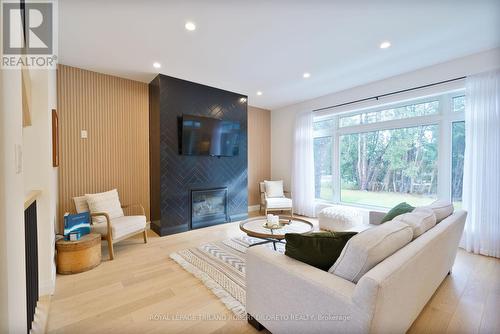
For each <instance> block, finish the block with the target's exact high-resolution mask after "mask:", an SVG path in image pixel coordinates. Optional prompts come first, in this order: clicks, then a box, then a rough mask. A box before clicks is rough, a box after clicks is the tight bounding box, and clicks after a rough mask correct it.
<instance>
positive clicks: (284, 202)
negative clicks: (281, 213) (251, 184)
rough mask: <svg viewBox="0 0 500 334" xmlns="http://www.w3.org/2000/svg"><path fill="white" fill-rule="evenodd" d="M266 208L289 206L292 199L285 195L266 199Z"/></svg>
mask: <svg viewBox="0 0 500 334" xmlns="http://www.w3.org/2000/svg"><path fill="white" fill-rule="evenodd" d="M266 207H267V208H268V209H279V208H291V207H292V200H291V199H290V198H287V197H274V198H267V199H266Z"/></svg>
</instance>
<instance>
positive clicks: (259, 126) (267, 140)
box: [248, 106, 271, 205]
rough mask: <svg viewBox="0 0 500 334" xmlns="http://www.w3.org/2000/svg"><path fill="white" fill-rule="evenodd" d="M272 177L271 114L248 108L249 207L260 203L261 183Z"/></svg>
mask: <svg viewBox="0 0 500 334" xmlns="http://www.w3.org/2000/svg"><path fill="white" fill-rule="evenodd" d="M270 177H271V112H270V111H269V110H266V109H260V108H256V107H252V106H248V205H257V204H259V203H260V192H259V182H262V181H264V180H269V179H270Z"/></svg>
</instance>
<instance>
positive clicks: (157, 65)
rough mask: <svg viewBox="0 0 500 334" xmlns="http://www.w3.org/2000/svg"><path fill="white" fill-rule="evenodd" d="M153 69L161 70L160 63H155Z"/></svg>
mask: <svg viewBox="0 0 500 334" xmlns="http://www.w3.org/2000/svg"><path fill="white" fill-rule="evenodd" d="M153 67H154V68H160V67H161V64H160V63H156V62H155V63H153Z"/></svg>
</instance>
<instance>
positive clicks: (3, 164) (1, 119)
mask: <svg viewBox="0 0 500 334" xmlns="http://www.w3.org/2000/svg"><path fill="white" fill-rule="evenodd" d="M0 76H1V78H0V79H1V80H0V81H1V85H0V86H1V87H0V88H1V89H0V108H1V113H0V261H1V262H0V332H1V333H26V277H25V256H24V189H23V175H22V172H21V173H17V172H16V168H15V161H16V159H15V151H16V147H21V145H22V143H23V138H22V98H21V72H20V71H19V70H0Z"/></svg>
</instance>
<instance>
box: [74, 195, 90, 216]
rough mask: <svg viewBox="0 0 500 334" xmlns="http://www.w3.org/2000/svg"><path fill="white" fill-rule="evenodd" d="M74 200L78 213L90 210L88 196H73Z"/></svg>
mask: <svg viewBox="0 0 500 334" xmlns="http://www.w3.org/2000/svg"><path fill="white" fill-rule="evenodd" d="M73 202H75V209H76V212H77V213H82V212H90V209H89V205H88V204H87V197H85V196H78V197H73Z"/></svg>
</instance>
